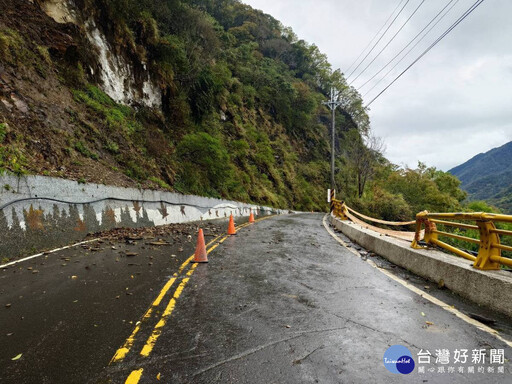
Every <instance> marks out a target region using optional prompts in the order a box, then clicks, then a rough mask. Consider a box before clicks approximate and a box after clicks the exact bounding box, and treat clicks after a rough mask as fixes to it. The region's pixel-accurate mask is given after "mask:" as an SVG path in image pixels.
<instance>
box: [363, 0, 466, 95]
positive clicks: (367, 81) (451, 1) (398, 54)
mask: <svg viewBox="0 0 512 384" xmlns="http://www.w3.org/2000/svg"><path fill="white" fill-rule="evenodd" d="M454 1H455V4H457V3H458V2H459V0H450V1H449V2H448V3H447V4H446V5H445V6H444V7H443V9H441V10H440V11H439V12H438V13H437V15H435V16H434V18H433V19H432V20H430V22H429V23H428V24H427V25H425V27H423V29H422V30H421V31H420V32H419V33H418V34H417V35H416V36H414V38H413V39H412V40H411V41H409V43H408V44H407V45H406V46H405V47H403V48H402V50H401V51H400V52H398V53H397V54H396V55H395V56H394V57H393V58H392V59H391V60H389V61H388V62H387V63H386V65H384V66H383V67H382V68H381V69H380V70H379V71H378V72H376V73H375V74H374V75H373V76H372V77H370V78H369V79H368V80H366V81H365V82H364V83H363V84H362V85H360V86H359V87H358V89H359V90H360V89H361V88H363V87H364V86H365V85H366V84H368V83H369V82H370V81H372V80H373V79H375V77H377V76H378V75H379V74H380V73H381V72H382V71H384V69H386V68H387V67H388V65H389V64H391V63H392V62H393V61H394V60H395V59H396V58H397V57H398V56H400V55H401V54H402V52H403V51H405V50H406V49H407V48H408V47H409V46H410V45H411V44H412V43H413V42H414V41H415V40H416V39H417V38H418V37H419V36H420V35H421V34H422V33H423V32H424V31H425V30H426V29H427V28H428V27H429V26H430V25H431V24H432V23H433V22H434V21H435V20H436V19H437V18H438V17H439V15H441V13H443V12H444V10H445V9H446V8H447V7H448V6H449V5H450V4H451V3H453V2H454ZM455 4H454V5H455ZM452 8H453V6H452ZM445 15H446V14H445ZM445 15H443V17H444V16H445Z"/></svg>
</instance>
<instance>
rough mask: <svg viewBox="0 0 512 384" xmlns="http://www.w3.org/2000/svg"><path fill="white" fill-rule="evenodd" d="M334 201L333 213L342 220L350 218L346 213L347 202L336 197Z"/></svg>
mask: <svg viewBox="0 0 512 384" xmlns="http://www.w3.org/2000/svg"><path fill="white" fill-rule="evenodd" d="M332 201H333V210H332V213H333V214H334V216H336V217H337V218H339V219H340V220H348V217H347V215H346V212H347V207H346V206H345V202H344V201H340V200H336V199H334V200H332Z"/></svg>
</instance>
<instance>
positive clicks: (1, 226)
mask: <svg viewBox="0 0 512 384" xmlns="http://www.w3.org/2000/svg"><path fill="white" fill-rule="evenodd" d="M250 209H253V210H254V212H255V213H256V214H259V215H265V214H271V213H278V214H279V213H284V211H282V210H276V209H273V208H269V207H263V206H257V205H251V204H244V203H239V202H236V201H229V200H220V199H212V198H207V197H200V196H193V195H180V194H177V193H170V192H164V191H154V190H143V189H134V188H119V187H113V186H107V185H99V184H79V183H78V182H76V181H71V180H64V179H57V178H51V177H44V176H26V177H16V176H7V175H4V176H0V260H2V259H4V258H9V259H11V258H13V257H16V256H19V255H23V254H27V253H35V252H39V251H42V250H45V249H50V248H54V247H59V246H63V245H67V244H70V243H73V242H76V241H80V240H82V239H84V238H85V236H86V235H87V234H89V233H95V232H99V231H103V230H109V229H112V228H118V227H131V228H137V227H148V226H158V225H165V224H171V223H183V222H190V221H199V220H210V219H221V218H226V217H228V216H229V215H230V214H233V216H235V217H236V216H248V215H249V214H250Z"/></svg>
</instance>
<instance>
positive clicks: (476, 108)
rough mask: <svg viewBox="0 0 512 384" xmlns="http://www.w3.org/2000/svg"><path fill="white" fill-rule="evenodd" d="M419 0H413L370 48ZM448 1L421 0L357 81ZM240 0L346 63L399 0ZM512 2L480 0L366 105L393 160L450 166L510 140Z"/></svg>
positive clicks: (460, 5) (459, 7)
mask: <svg viewBox="0 0 512 384" xmlns="http://www.w3.org/2000/svg"><path fill="white" fill-rule="evenodd" d="M420 1H421V0H411V1H410V3H409V4H408V5H407V6H406V8H405V9H404V11H403V14H402V15H401V16H400V17H399V18H398V19H397V21H396V23H395V25H394V26H393V27H392V28H391V29H390V30H389V32H388V34H387V35H386V36H387V37H384V38H383V39H382V41H381V44H380V45H379V46H378V47H377V48H376V50H375V51H374V53H377V52H378V51H379V50H380V48H379V47H383V46H384V42H387V38H389V37H390V36H392V35H393V34H394V32H395V31H396V30H397V29H398V28H399V26H400V25H402V24H403V23H404V22H405V20H406V19H407V17H408V16H409V15H410V14H411V13H412V11H413V10H414V8H416V6H417V5H418V4H419V3H420ZM448 1H449V0H432V1H426V2H425V3H424V4H423V5H422V7H421V8H420V10H418V13H417V14H416V15H415V16H414V17H413V18H412V19H411V20H410V22H409V23H408V24H407V25H406V26H405V27H404V29H403V30H402V32H401V33H400V34H399V35H398V36H397V37H396V39H395V40H394V41H393V42H392V43H391V44H390V45H389V47H388V48H387V49H386V50H385V51H384V52H383V53H382V55H381V56H380V57H379V58H378V59H377V60H376V61H375V62H374V63H373V64H372V65H371V66H370V67H369V69H368V71H367V72H365V73H364V74H363V75H362V76H361V77H360V78H359V79H358V80H357V81H356V82H354V85H355V86H356V87H358V86H360V85H361V84H362V83H363V82H364V81H366V79H368V78H369V77H370V76H371V75H373V74H374V73H375V72H376V71H377V70H378V69H380V68H381V67H382V66H383V65H384V64H386V63H387V62H388V61H389V60H390V59H391V58H392V57H393V56H394V55H395V54H396V53H397V52H398V51H399V50H400V49H401V48H402V47H404V46H405V45H406V44H407V43H408V42H409V41H410V40H411V39H412V38H413V37H414V36H415V35H416V34H417V33H418V32H419V31H420V30H421V29H422V28H423V27H424V26H425V25H426V24H427V23H428V22H429V21H430V20H431V18H432V17H434V15H435V14H436V13H437V12H438V11H439V10H441V8H443V7H444V6H445V5H446V4H447V3H448ZM244 2H245V3H247V4H249V5H251V6H253V7H254V8H257V9H261V10H263V11H264V12H266V13H269V14H271V15H272V16H274V17H275V18H277V19H278V20H280V21H281V22H283V24H284V25H287V26H291V27H292V28H293V29H294V31H295V32H296V33H297V35H298V36H299V38H302V39H304V40H306V41H308V42H310V43H315V44H316V45H317V46H318V47H319V48H320V50H322V52H324V53H326V54H327V56H328V57H329V60H330V62H331V63H332V65H333V67H334V68H338V67H339V68H341V69H342V71H344V72H345V73H348V72H347V71H346V69H347V68H348V67H349V66H350V64H351V63H352V62H353V61H354V60H355V59H356V57H357V56H358V55H359V53H360V52H361V50H362V49H363V48H364V47H365V46H366V45H367V44H368V42H369V41H370V39H371V38H372V37H373V36H375V34H376V32H377V31H378V30H379V28H380V27H381V26H382V25H383V23H384V21H385V20H386V19H387V18H388V17H389V15H390V14H391V12H392V11H393V9H395V7H396V6H397V4H398V3H399V1H398V0H396V1H378V0H359V1H352V0H322V1H316V2H312V1H305V0H295V1H291V0H288V1H286V0H282V1H279V2H278V1H275V0H272V1H271V0H247V1H244ZM473 3H474V1H473V0H459V1H458V2H457V3H456V5H455V7H454V8H453V9H452V11H451V12H450V13H449V14H448V15H447V16H446V18H445V19H443V21H442V22H440V23H439V24H438V25H437V26H436V28H435V29H434V30H433V31H432V32H431V34H430V35H429V37H427V38H425V39H424V41H422V42H421V43H420V44H419V45H418V47H417V48H416V49H415V50H414V51H413V52H412V53H411V55H410V56H409V57H408V58H407V59H405V60H404V61H403V62H402V63H401V64H400V65H399V66H398V67H397V68H396V70H395V71H394V73H392V74H391V75H390V76H389V77H388V78H386V80H385V81H383V82H381V83H380V84H379V85H378V86H377V87H376V88H375V89H374V90H373V91H372V92H370V93H369V94H368V95H366V96H365V99H364V100H365V101H366V102H368V101H369V100H371V99H372V98H373V97H374V96H375V95H376V94H377V93H378V92H379V91H380V90H382V89H383V88H384V86H385V85H387V84H389V82H390V81H391V80H392V79H393V78H394V77H395V76H396V75H398V73H400V72H401V71H402V70H403V69H404V68H405V67H406V66H407V65H408V64H409V63H410V62H411V61H412V60H413V59H414V58H415V57H417V56H418V55H419V54H420V53H421V52H422V51H423V50H424V49H425V48H426V47H428V46H429V45H430V44H431V42H432V41H433V40H434V39H435V38H437V36H439V35H440V34H441V33H442V32H443V31H444V30H446V28H448V27H449V26H450V25H451V23H452V22H453V21H455V20H456V19H457V18H458V17H459V16H460V15H462V13H463V12H464V11H465V10H466V9H467V8H468V7H469V6H470V5H471V4H473ZM452 4H453V3H452ZM511 12H512V2H510V1H507V0H494V1H492V2H491V1H485V2H484V3H482V5H480V6H479V7H478V8H477V9H476V10H475V11H474V12H473V13H472V14H471V15H469V17H468V18H466V20H464V21H463V22H462V23H461V24H460V25H459V26H458V27H457V28H456V29H454V30H453V31H452V32H451V33H450V34H449V35H447V36H446V38H445V39H444V40H442V41H441V42H440V43H439V44H438V45H437V46H436V47H434V48H433V49H432V50H431V51H430V52H429V53H428V54H427V55H426V56H424V57H423V59H421V60H420V61H419V62H418V63H417V64H416V65H415V66H414V67H412V68H411V70H409V71H408V72H407V73H406V74H404V75H403V77H402V78H400V79H399V80H398V81H397V82H396V83H395V84H394V85H393V86H391V87H390V88H389V89H388V90H387V91H386V92H385V93H384V94H383V95H382V96H380V97H379V98H378V99H377V100H376V101H375V102H374V103H373V104H372V105H371V111H370V119H371V122H372V129H373V131H374V133H375V134H376V135H377V136H381V137H383V138H384V139H385V142H386V148H387V151H386V156H387V157H388V158H389V159H390V160H391V161H393V162H395V163H397V164H402V165H403V164H408V165H410V166H415V165H416V164H417V161H418V160H421V161H424V162H427V164H428V165H434V166H436V167H438V168H440V169H444V170H447V169H449V168H451V167H453V166H456V165H458V164H460V163H462V162H464V161H466V160H468V159H469V158H471V157H473V156H474V155H476V154H478V153H481V152H486V151H488V150H490V149H491V148H493V147H496V146H500V145H503V144H504V143H506V142H508V141H511V140H512V108H510V105H512V93H511V92H510V89H512V48H511V46H510V43H509V36H511V35H512V23H510V22H509V15H510V14H511ZM372 55H373V54H372ZM370 57H373V56H370ZM366 63H367V62H366ZM366 63H365V64H364V65H362V66H361V67H360V68H359V69H358V71H357V72H356V73H358V72H359V71H360V70H362V69H363V68H364V67H365V66H366ZM386 72H387V70H386V71H384V72H383V73H382V74H384V73H386ZM382 74H381V75H382ZM353 77H354V76H353ZM353 77H352V78H353ZM376 79H379V77H377V78H376ZM372 84H373V83H370V84H369V86H371V85H372ZM368 89H369V87H365V88H362V90H361V93H362V94H363V95H364V94H365V92H366V91H367V90H368Z"/></svg>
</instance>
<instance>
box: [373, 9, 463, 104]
mask: <svg viewBox="0 0 512 384" xmlns="http://www.w3.org/2000/svg"><path fill="white" fill-rule="evenodd" d="M458 2H459V0H456V1H455V3H453V4H452V6H451V7H450V8H449V9H448V10H447V11H446V12H445V13H444V14H443V16H441V18H440V19H439V20H437V21H436V22H435V23H434V25H432V27H430V28H429V30H428V31H427V32H425V34H424V35H423V36H422V37H421V38H420V39H419V40H418V41H417V42H416V44H414V45H413V46H412V47H411V49H409V50H408V51H407V52H406V53H405V55H404V56H402V58H401V59H400V60H398V62H397V63H396V64H395V65H393V67H392V68H391V69H390V70H389V71H387V72H386V74H385V75H384V76H382V77H381V79H380V80H379V81H377V82H376V83H375V84H374V85H373V86H372V87H371V88H370V89H369V90H368V91H367V92H366V93H365V94H364V95H363V98H364V97H365V96H366V95H368V94H369V93H370V92H371V91H373V90H374V89H375V88H376V87H377V85H379V84H380V83H382V81H383V80H384V79H385V78H386V77H388V75H389V74H390V73H391V72H393V70H394V69H395V68H396V67H397V66H398V65H399V64H400V63H401V62H402V61H404V59H405V58H406V57H407V56H409V54H410V53H411V52H412V51H413V50H414V48H416V46H417V45H418V44H419V43H421V42H422V41H423V39H424V38H425V37H427V36H428V34H429V33H430V32H432V30H433V29H434V28H435V27H436V25H437V24H439V23H440V22H441V20H443V19H444V17H445V16H446V15H447V14H448V13H450V11H451V10H452V9H453V8H454V7H455V5H457V3H458Z"/></svg>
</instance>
